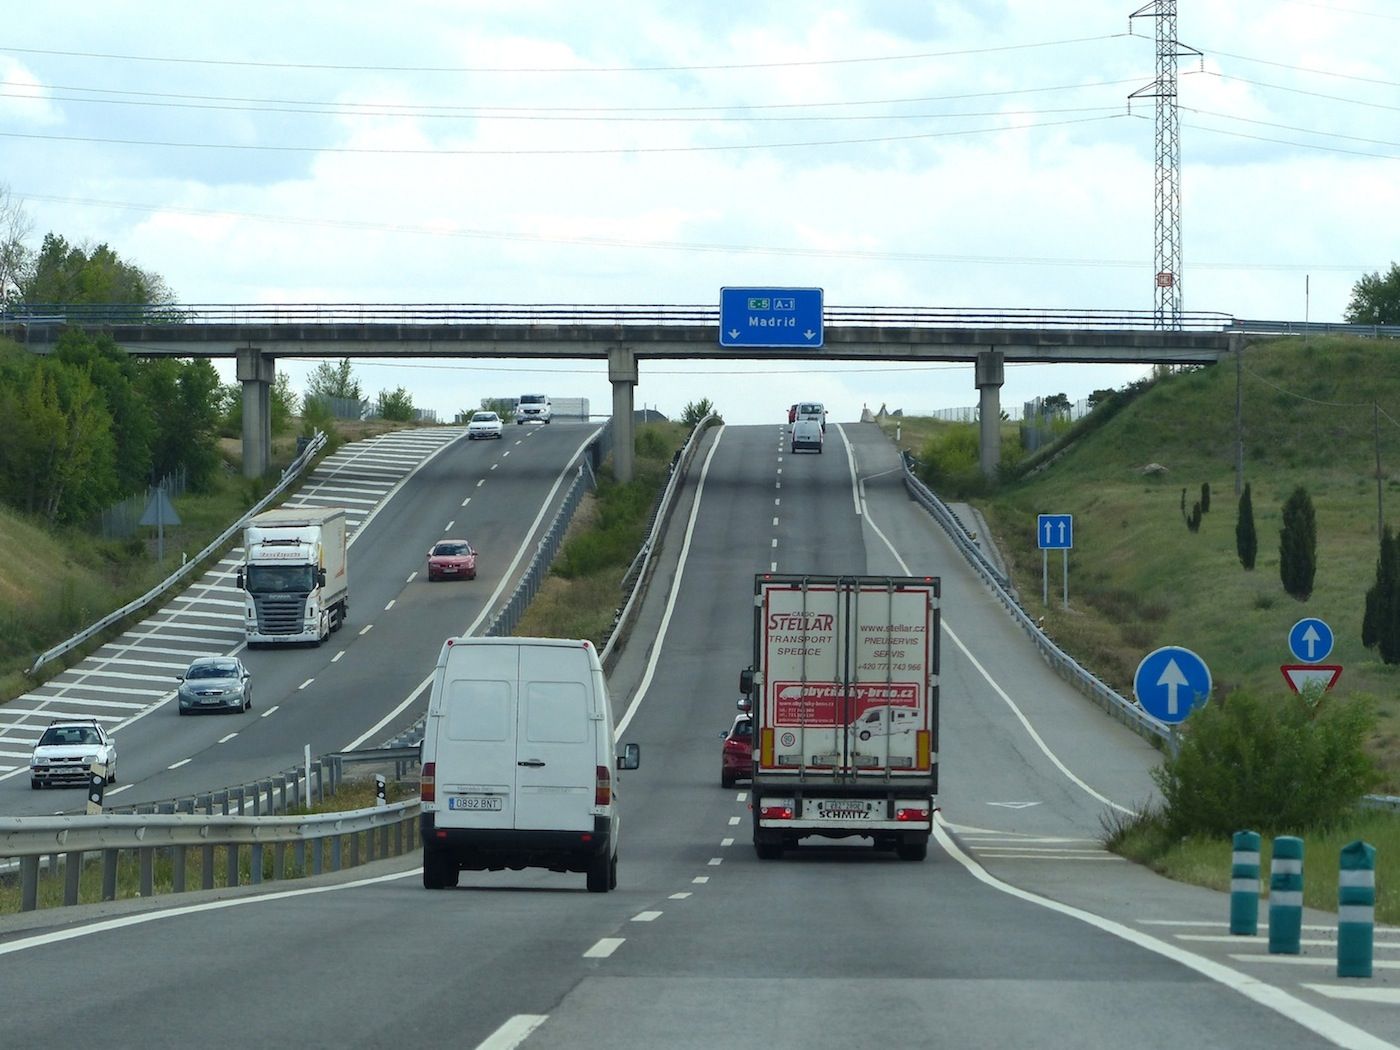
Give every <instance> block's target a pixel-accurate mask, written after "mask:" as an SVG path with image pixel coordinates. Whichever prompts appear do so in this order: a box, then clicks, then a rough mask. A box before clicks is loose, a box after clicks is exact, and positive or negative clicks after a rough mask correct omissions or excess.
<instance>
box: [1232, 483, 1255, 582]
mask: <svg viewBox="0 0 1400 1050" xmlns="http://www.w3.org/2000/svg"><path fill="white" fill-rule="evenodd" d="M1235 553H1237V554H1238V555H1239V556H1240V564H1241V565H1243V566H1244V567H1245V569H1246V570H1252V569H1253V568H1254V559H1255V558H1256V557H1257V556H1258V554H1259V534H1258V533H1257V532H1255V531H1254V501H1253V499H1252V498H1251V497H1250V494H1249V486H1248V485H1245V487H1244V492H1242V493H1241V494H1240V511H1239V517H1238V518H1236V519H1235Z"/></svg>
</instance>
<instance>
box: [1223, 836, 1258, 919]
mask: <svg viewBox="0 0 1400 1050" xmlns="http://www.w3.org/2000/svg"><path fill="white" fill-rule="evenodd" d="M1233 848H1234V852H1233V853H1231V854H1230V932H1231V933H1234V934H1242V935H1244V936H1246V937H1253V936H1254V935H1255V934H1256V933H1258V932H1259V832H1257V831H1237V832H1235V838H1234V847H1233Z"/></svg>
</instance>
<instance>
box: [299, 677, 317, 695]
mask: <svg viewBox="0 0 1400 1050" xmlns="http://www.w3.org/2000/svg"><path fill="white" fill-rule="evenodd" d="M314 681H316V679H314V678H308V679H307V680H306V681H304V682H302V683H301V685H299V686H297V692H301V690H303V689H305V688H306V687H307V686H308V685H310V684H311V683H312V682H314Z"/></svg>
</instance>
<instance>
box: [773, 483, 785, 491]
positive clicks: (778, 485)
mask: <svg viewBox="0 0 1400 1050" xmlns="http://www.w3.org/2000/svg"><path fill="white" fill-rule="evenodd" d="M773 487H774V488H775V489H780V488H782V487H783V483H782V482H781V481H779V482H778V483H777V484H775V485H774V486H773Z"/></svg>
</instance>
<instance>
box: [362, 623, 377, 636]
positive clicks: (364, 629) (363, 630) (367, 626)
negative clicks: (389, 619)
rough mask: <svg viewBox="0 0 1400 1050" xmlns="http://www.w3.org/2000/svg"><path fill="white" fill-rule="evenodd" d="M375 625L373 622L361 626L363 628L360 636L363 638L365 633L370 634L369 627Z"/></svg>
mask: <svg viewBox="0 0 1400 1050" xmlns="http://www.w3.org/2000/svg"><path fill="white" fill-rule="evenodd" d="M373 626H374V624H372V623H367V624H365V625H364V626H363V627H361V628H360V637H361V638H363V637H364V636H365V635H367V634H369V629H370V628H371V627H373Z"/></svg>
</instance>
